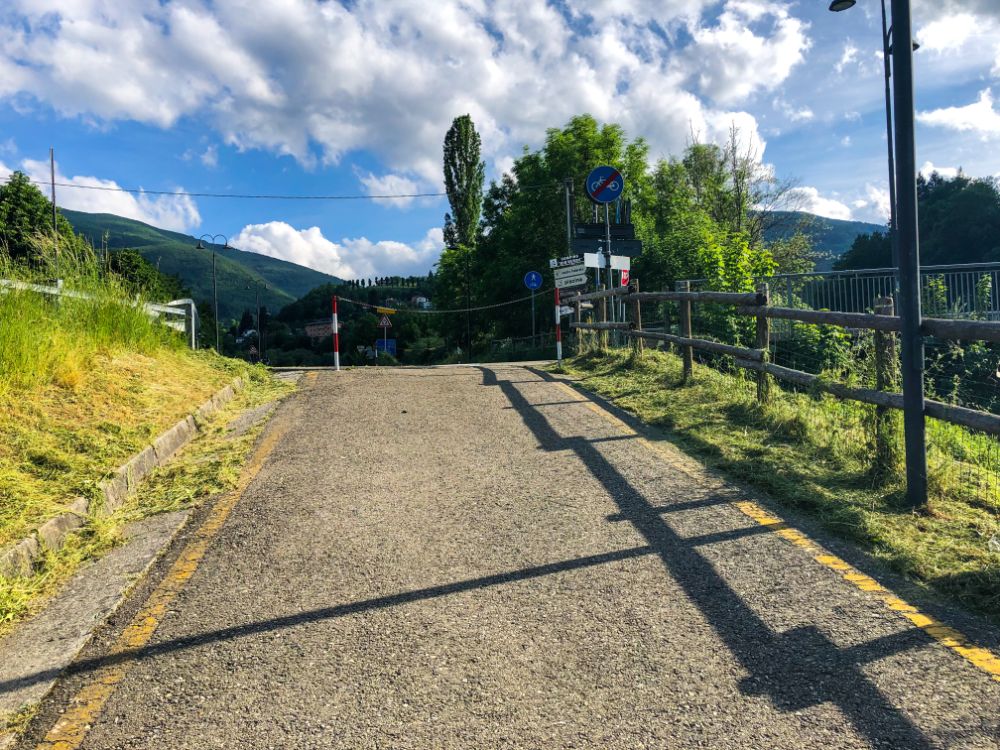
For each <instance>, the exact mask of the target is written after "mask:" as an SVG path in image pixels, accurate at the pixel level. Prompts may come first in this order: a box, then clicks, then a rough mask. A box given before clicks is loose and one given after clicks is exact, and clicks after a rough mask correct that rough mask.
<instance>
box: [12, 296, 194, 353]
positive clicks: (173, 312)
mask: <svg viewBox="0 0 1000 750" xmlns="http://www.w3.org/2000/svg"><path fill="white" fill-rule="evenodd" d="M7 289H19V290H24V291H31V292H37V293H38V294H49V295H52V296H55V297H70V298H72V299H94V295H92V294H88V293H87V292H80V291H77V290H74V289H66V288H64V287H63V282H62V279H56V281H55V284H53V285H51V286H47V285H45V284H32V283H29V282H27V281H15V280H14V279H0V293H2V292H3V291H4V290H7ZM142 308H143V310H145V311H146V313H147V314H148V315H149V316H150V317H153V318H162V320H163V324H164V325H165V326H167V327H168V328H173V329H174V330H175V331H180V332H181V333H183V334H184V338H185V339H186V340H187V342H188V346H190V347H191V348H192V349H197V348H198V308H197V307H196V306H195V302H194V300H193V299H186V298H185V299H175V300H171V301H170V302H164V303H155V302H144V303H142Z"/></svg>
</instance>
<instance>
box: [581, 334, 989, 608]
mask: <svg viewBox="0 0 1000 750" xmlns="http://www.w3.org/2000/svg"><path fill="white" fill-rule="evenodd" d="M565 370H566V372H567V373H568V374H570V375H572V376H574V377H575V378H578V380H579V384H580V385H581V386H582V387H584V388H586V389H588V390H590V391H593V392H595V393H598V394H600V395H602V396H605V397H607V398H609V399H610V400H612V401H614V403H615V404H616V405H617V406H619V407H621V408H623V409H625V410H626V411H628V412H630V413H631V414H634V415H635V416H637V417H638V418H640V419H641V420H642V421H644V422H646V423H648V424H652V425H655V426H657V427H660V428H663V429H664V430H665V431H666V432H667V434H668V436H669V438H670V440H671V441H672V442H674V443H676V444H677V445H678V446H679V447H681V448H682V449H684V450H685V451H686V452H687V453H689V454H691V455H694V456H697V457H698V458H700V459H702V460H703V461H704V462H705V463H707V464H708V465H710V466H712V467H714V468H716V469H719V470H721V471H722V472H723V473H724V474H726V475H727V476H729V477H731V478H732V479H735V480H739V481H741V482H744V483H746V484H748V485H751V486H752V487H754V488H756V489H759V490H761V491H763V492H765V493H767V494H768V495H769V496H770V497H772V498H774V499H775V500H776V501H778V502H780V503H782V504H785V505H788V506H791V507H793V508H795V509H797V510H799V511H802V512H805V513H807V514H809V515H811V516H813V517H815V518H816V519H818V520H819V521H820V522H821V523H822V525H823V526H824V527H825V528H827V529H828V530H830V531H831V532H833V533H834V534H836V535H838V536H840V537H842V538H846V539H849V540H851V541H853V542H855V543H858V544H859V545H860V546H862V547H863V548H865V549H867V550H868V551H870V552H871V553H872V554H873V555H874V556H875V557H877V558H880V559H881V560H883V561H885V562H886V563H888V564H889V565H890V566H891V567H892V568H893V569H895V570H897V571H899V572H901V573H904V574H905V575H907V576H909V577H911V578H912V579H914V580H916V581H919V582H922V583H925V584H928V585H930V586H931V587H933V588H934V589H936V590H938V591H939V592H941V593H944V594H945V595H947V596H950V597H953V598H955V599H957V600H958V601H960V602H962V603H963V604H964V605H966V606H967V607H969V608H971V609H974V610H977V611H979V612H981V613H984V614H986V615H987V616H988V617H990V618H991V619H992V620H993V621H994V622H1000V554H997V553H996V552H994V551H991V550H990V547H989V540H990V539H991V538H993V537H994V535H996V534H998V533H1000V497H998V496H997V492H996V489H997V488H996V481H995V474H993V475H992V479H991V477H990V476H987V475H988V474H990V472H995V471H996V467H995V466H992V467H986V468H984V466H983V463H984V462H985V460H986V459H987V458H988V457H990V456H992V455H995V451H993V452H991V450H992V447H993V446H992V445H990V444H989V442H988V440H991V439H986V438H983V437H981V436H972V435H969V433H968V432H966V431H965V430H963V429H961V428H959V427H955V426H953V425H947V424H944V423H940V422H936V421H934V420H930V421H929V424H928V434H929V444H930V445H931V450H930V453H929V463H930V470H931V476H930V480H931V481H930V484H931V489H932V497H931V503H930V510H929V511H928V512H922V513H913V512H909V511H904V510H901V509H900V507H899V500H900V496H901V493H902V483H901V481H900V480H898V479H897V480H895V481H890V482H888V483H884V484H882V485H875V483H873V481H872V479H871V471H870V468H871V456H872V452H873V449H872V439H871V435H870V433H871V430H870V426H871V423H872V416H871V415H872V411H871V410H870V408H869V407H866V406H863V405H860V404H855V403H851V402H840V401H837V400H836V399H833V398H832V397H829V396H820V395H813V394H808V393H790V392H787V391H784V390H781V389H778V388H773V389H772V394H773V398H772V401H771V403H770V404H769V405H767V406H765V407H763V408H762V407H760V406H758V405H757V403H756V401H755V395H756V390H755V389H756V386H755V381H753V380H751V379H749V378H748V377H746V376H744V375H742V374H724V373H721V372H718V371H716V370H713V369H711V368H709V367H706V366H699V365H696V371H695V376H694V378H693V379H692V380H691V381H689V382H688V383H686V384H685V383H683V382H682V365H681V360H680V358H679V357H678V356H676V355H673V354H669V353H666V352H659V351H652V352H649V351H647V352H646V353H645V354H644V355H643V356H642V357H639V358H636V357H633V356H631V355H630V354H629V353H627V352H624V351H611V352H609V353H607V354H600V353H591V354H586V355H583V356H581V357H578V358H576V359H575V360H570V361H568V362H567V363H566V367H565Z"/></svg>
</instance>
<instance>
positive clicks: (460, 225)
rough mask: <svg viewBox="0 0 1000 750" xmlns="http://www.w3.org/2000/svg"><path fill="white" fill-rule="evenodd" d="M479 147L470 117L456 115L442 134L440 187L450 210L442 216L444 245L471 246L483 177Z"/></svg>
mask: <svg viewBox="0 0 1000 750" xmlns="http://www.w3.org/2000/svg"><path fill="white" fill-rule="evenodd" d="M481 148H482V141H481V139H480V137H479V133H477V132H476V126H475V123H473V122H472V118H471V117H470V116H469V115H462V116H461V117H456V118H455V119H454V120H453V121H452V123H451V127H450V128H448V132H447V133H446V134H445V137H444V188H445V191H446V192H447V193H448V203H449V204H450V205H451V213H450V214H445V217H444V242H445V245H447V246H448V247H456V246H458V245H466V246H467V247H472V246H473V245H474V244H475V242H476V232H477V231H478V228H479V216H480V211H481V210H482V205H483V183H484V181H485V179H486V165H485V163H484V162H483V161H482V160H481V159H480V151H481Z"/></svg>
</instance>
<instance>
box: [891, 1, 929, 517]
mask: <svg viewBox="0 0 1000 750" xmlns="http://www.w3.org/2000/svg"><path fill="white" fill-rule="evenodd" d="M892 36H893V45H892V71H893V73H894V75H893V86H892V90H893V111H894V114H895V135H896V175H895V177H896V199H897V206H896V239H897V247H898V252H899V301H900V305H899V316H900V318H901V322H902V331H901V336H900V349H901V357H900V360H901V365H902V367H901V370H902V376H903V432H904V437H905V444H906V500H907V505H909V506H910V507H911V508H920V507H923V506H925V505H926V503H927V442H926V434H925V429H926V425H925V423H924V340H923V336H922V335H921V333H920V325H921V323H922V320H921V311H920V237H919V231H918V224H917V160H916V138H915V134H914V114H913V30H912V25H911V21H910V0H892Z"/></svg>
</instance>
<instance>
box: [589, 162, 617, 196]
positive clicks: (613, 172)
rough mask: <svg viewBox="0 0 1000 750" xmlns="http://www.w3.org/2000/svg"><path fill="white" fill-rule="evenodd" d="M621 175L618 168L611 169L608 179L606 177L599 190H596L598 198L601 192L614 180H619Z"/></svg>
mask: <svg viewBox="0 0 1000 750" xmlns="http://www.w3.org/2000/svg"><path fill="white" fill-rule="evenodd" d="M619 177H621V175H620V174H618V170H617V169H613V170H611V174H609V175H608V179H606V180H605V181H604V182H602V183H601V186H600V187H599V188H597V190H595V191H594V197H595V198H596V197H597V196H599V195H600V194H601V193H603V192H604V189H605V188H606V187H607V186H608V185H610V184H611V183H612V182H614V181H615V180H617V179H618V178H619Z"/></svg>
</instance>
